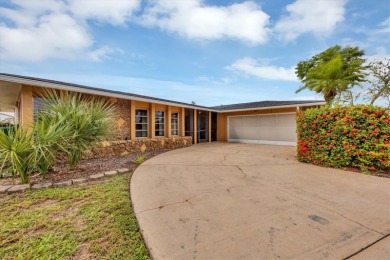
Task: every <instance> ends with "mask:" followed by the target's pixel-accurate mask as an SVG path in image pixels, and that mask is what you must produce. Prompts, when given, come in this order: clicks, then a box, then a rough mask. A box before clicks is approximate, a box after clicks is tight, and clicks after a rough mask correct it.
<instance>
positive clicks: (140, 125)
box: [135, 109, 149, 137]
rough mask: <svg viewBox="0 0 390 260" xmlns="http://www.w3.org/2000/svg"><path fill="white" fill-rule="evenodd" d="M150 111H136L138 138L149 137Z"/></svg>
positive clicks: (136, 132)
mask: <svg viewBox="0 0 390 260" xmlns="http://www.w3.org/2000/svg"><path fill="white" fill-rule="evenodd" d="M148 130H149V126H148V110H146V109H136V110H135V136H136V137H148V132H149V131H148Z"/></svg>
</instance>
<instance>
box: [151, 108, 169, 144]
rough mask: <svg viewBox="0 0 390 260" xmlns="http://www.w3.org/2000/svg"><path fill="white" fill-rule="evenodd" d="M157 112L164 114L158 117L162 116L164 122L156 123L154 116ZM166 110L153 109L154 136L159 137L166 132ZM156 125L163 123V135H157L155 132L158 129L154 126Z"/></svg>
mask: <svg viewBox="0 0 390 260" xmlns="http://www.w3.org/2000/svg"><path fill="white" fill-rule="evenodd" d="M157 112H162V113H163V114H164V116H163V117H158V118H163V119H164V123H157V120H156V119H157V116H156V114H157ZM165 115H166V111H165V110H155V111H154V137H156V138H161V137H165V132H166V126H165V124H166V122H165V121H166V120H165V119H166V116H165ZM157 125H163V126H164V127H163V135H157V134H156V133H157V131H159V130H157V128H156V126H157Z"/></svg>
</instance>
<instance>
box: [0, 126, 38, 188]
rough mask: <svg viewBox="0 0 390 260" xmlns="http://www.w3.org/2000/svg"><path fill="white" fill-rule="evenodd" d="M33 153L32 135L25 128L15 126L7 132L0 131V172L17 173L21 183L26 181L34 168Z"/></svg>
mask: <svg viewBox="0 0 390 260" xmlns="http://www.w3.org/2000/svg"><path fill="white" fill-rule="evenodd" d="M33 153H34V148H33V139H32V135H31V134H29V133H28V132H27V130H26V129H22V128H21V127H18V126H16V127H15V128H13V129H9V131H7V133H5V132H4V131H0V162H1V163H0V172H2V171H3V170H4V169H6V170H7V171H11V172H13V173H14V174H16V173H18V174H19V176H20V179H21V181H22V183H28V182H29V176H30V172H31V171H32V170H33V168H34V166H33V164H32V157H33V156H32V155H33Z"/></svg>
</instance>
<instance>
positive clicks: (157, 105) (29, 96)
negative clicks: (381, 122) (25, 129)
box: [0, 73, 325, 145]
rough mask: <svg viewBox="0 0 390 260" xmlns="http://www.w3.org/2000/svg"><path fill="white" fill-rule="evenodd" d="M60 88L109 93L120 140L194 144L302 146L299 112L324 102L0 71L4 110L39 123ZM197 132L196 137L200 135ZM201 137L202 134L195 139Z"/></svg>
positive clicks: (0, 106)
mask: <svg viewBox="0 0 390 260" xmlns="http://www.w3.org/2000/svg"><path fill="white" fill-rule="evenodd" d="M42 88H48V89H57V90H67V91H71V92H78V93H83V94H88V95H95V96H99V97H105V98H109V99H110V101H111V102H112V103H115V104H116V105H117V106H118V108H119V111H120V118H119V120H118V121H117V128H118V136H117V139H122V140H135V139H137V138H158V137H167V138H170V137H180V136H192V137H193V142H194V143H200V142H211V141H225V142H226V141H227V142H243V143H259V144H277V145H296V139H297V138H296V122H295V115H296V112H297V111H299V110H300V109H306V108H308V107H314V106H319V105H323V104H325V102H323V101H260V102H252V103H242V104H233V105H223V106H215V107H204V106H198V105H192V104H187V103H182V102H176V101H171V100H165V99H160V98H153V97H149V96H142V95H136V94H130V93H124V92H119V91H112V90H106V89H100V88H93V87H86V86H82V85H77V84H71V83H65V82H59V81H54V80H47V79H40V78H33V77H25V76H19V75H12V74H4V73H0V112H1V113H9V112H15V121H16V122H18V123H19V124H21V125H23V126H29V125H32V124H33V117H34V116H33V115H34V111H35V112H36V109H37V107H38V106H39V103H40V100H41V98H40V97H38V95H37V93H38V92H39V89H42ZM194 135H195V136H194ZM194 137H196V138H194Z"/></svg>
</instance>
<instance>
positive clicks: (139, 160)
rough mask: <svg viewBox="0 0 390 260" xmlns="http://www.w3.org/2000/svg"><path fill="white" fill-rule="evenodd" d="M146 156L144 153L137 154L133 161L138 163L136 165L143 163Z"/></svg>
mask: <svg viewBox="0 0 390 260" xmlns="http://www.w3.org/2000/svg"><path fill="white" fill-rule="evenodd" d="M145 159H146V158H145V156H144V155H142V154H137V155H136V156H135V158H134V160H133V162H134V163H135V164H136V165H138V166H139V165H141V164H142V163H143V162H144V161H145Z"/></svg>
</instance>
